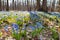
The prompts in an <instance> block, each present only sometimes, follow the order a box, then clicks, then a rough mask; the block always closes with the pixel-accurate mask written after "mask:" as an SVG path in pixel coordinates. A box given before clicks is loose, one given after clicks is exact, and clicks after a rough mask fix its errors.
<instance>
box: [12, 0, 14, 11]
mask: <svg viewBox="0 0 60 40" xmlns="http://www.w3.org/2000/svg"><path fill="white" fill-rule="evenodd" d="M12 9H13V10H14V0H12Z"/></svg>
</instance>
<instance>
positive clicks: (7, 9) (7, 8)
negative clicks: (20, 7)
mask: <svg viewBox="0 0 60 40" xmlns="http://www.w3.org/2000/svg"><path fill="white" fill-rule="evenodd" d="M6 11H9V3H8V0H7V7H6Z"/></svg>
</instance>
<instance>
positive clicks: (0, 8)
mask: <svg viewBox="0 0 60 40" xmlns="http://www.w3.org/2000/svg"><path fill="white" fill-rule="evenodd" d="M0 11H1V0H0Z"/></svg>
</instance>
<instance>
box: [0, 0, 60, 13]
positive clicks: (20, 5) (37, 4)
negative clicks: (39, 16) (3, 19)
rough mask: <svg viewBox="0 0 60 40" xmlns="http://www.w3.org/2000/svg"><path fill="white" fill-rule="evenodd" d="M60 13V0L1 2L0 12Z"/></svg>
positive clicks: (4, 0)
mask: <svg viewBox="0 0 60 40" xmlns="http://www.w3.org/2000/svg"><path fill="white" fill-rule="evenodd" d="M3 10H4V11H9V10H10V11H11V10H13V11H14V10H16V11H44V12H60V0H0V11H3Z"/></svg>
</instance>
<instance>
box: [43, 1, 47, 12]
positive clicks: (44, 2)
mask: <svg viewBox="0 0 60 40" xmlns="http://www.w3.org/2000/svg"><path fill="white" fill-rule="evenodd" d="M42 11H44V12H47V0H43V2H42Z"/></svg>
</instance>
